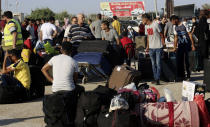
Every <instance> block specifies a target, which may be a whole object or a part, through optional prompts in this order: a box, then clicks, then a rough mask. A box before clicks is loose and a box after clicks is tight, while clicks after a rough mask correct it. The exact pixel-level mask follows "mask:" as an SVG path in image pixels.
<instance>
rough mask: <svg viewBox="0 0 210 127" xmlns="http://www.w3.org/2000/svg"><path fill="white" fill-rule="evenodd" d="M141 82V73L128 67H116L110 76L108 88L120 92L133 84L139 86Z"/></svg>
mask: <svg viewBox="0 0 210 127" xmlns="http://www.w3.org/2000/svg"><path fill="white" fill-rule="evenodd" d="M140 80H141V72H139V71H136V70H135V69H133V68H131V67H129V66H127V65H122V66H116V67H115V68H114V70H113V72H112V74H111V76H110V79H109V82H108V87H109V88H111V89H115V90H119V88H121V87H124V86H126V85H128V84H130V83H131V82H134V83H135V84H138V83H139V81H140Z"/></svg>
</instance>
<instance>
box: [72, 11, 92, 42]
mask: <svg viewBox="0 0 210 127" xmlns="http://www.w3.org/2000/svg"><path fill="white" fill-rule="evenodd" d="M77 19H78V24H74V25H72V26H71V28H70V30H69V33H70V34H69V38H70V40H71V42H72V43H74V42H77V41H83V40H90V39H93V35H92V33H91V30H90V28H89V26H88V24H86V23H85V15H84V14H78V15H77Z"/></svg>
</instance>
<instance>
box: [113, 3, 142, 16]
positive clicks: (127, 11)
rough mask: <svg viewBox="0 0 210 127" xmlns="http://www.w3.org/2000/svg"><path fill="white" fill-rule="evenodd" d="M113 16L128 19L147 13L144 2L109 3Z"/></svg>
mask: <svg viewBox="0 0 210 127" xmlns="http://www.w3.org/2000/svg"><path fill="white" fill-rule="evenodd" d="M109 6H110V10H111V11H112V13H113V16H118V17H127V16H138V15H140V14H143V13H144V12H145V9H144V2H143V1H134V2H109Z"/></svg>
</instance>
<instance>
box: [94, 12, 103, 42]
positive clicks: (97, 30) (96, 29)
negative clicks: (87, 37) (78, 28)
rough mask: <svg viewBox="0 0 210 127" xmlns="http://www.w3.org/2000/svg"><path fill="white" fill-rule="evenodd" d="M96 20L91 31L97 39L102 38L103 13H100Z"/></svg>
mask: <svg viewBox="0 0 210 127" xmlns="http://www.w3.org/2000/svg"><path fill="white" fill-rule="evenodd" d="M96 18H97V19H96V21H95V22H93V23H92V28H91V31H92V33H93V35H94V36H95V38H96V40H101V39H102V37H101V22H102V21H101V14H98V15H97V17H96Z"/></svg>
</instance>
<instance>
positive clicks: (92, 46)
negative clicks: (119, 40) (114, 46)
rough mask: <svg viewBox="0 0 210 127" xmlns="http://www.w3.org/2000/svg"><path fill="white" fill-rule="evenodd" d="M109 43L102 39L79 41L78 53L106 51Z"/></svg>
mask: <svg viewBox="0 0 210 127" xmlns="http://www.w3.org/2000/svg"><path fill="white" fill-rule="evenodd" d="M108 45H109V42H108V41H102V40H89V41H82V42H80V43H79V47H78V49H77V51H78V53H80V52H100V53H105V52H106V51H107V47H108Z"/></svg>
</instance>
